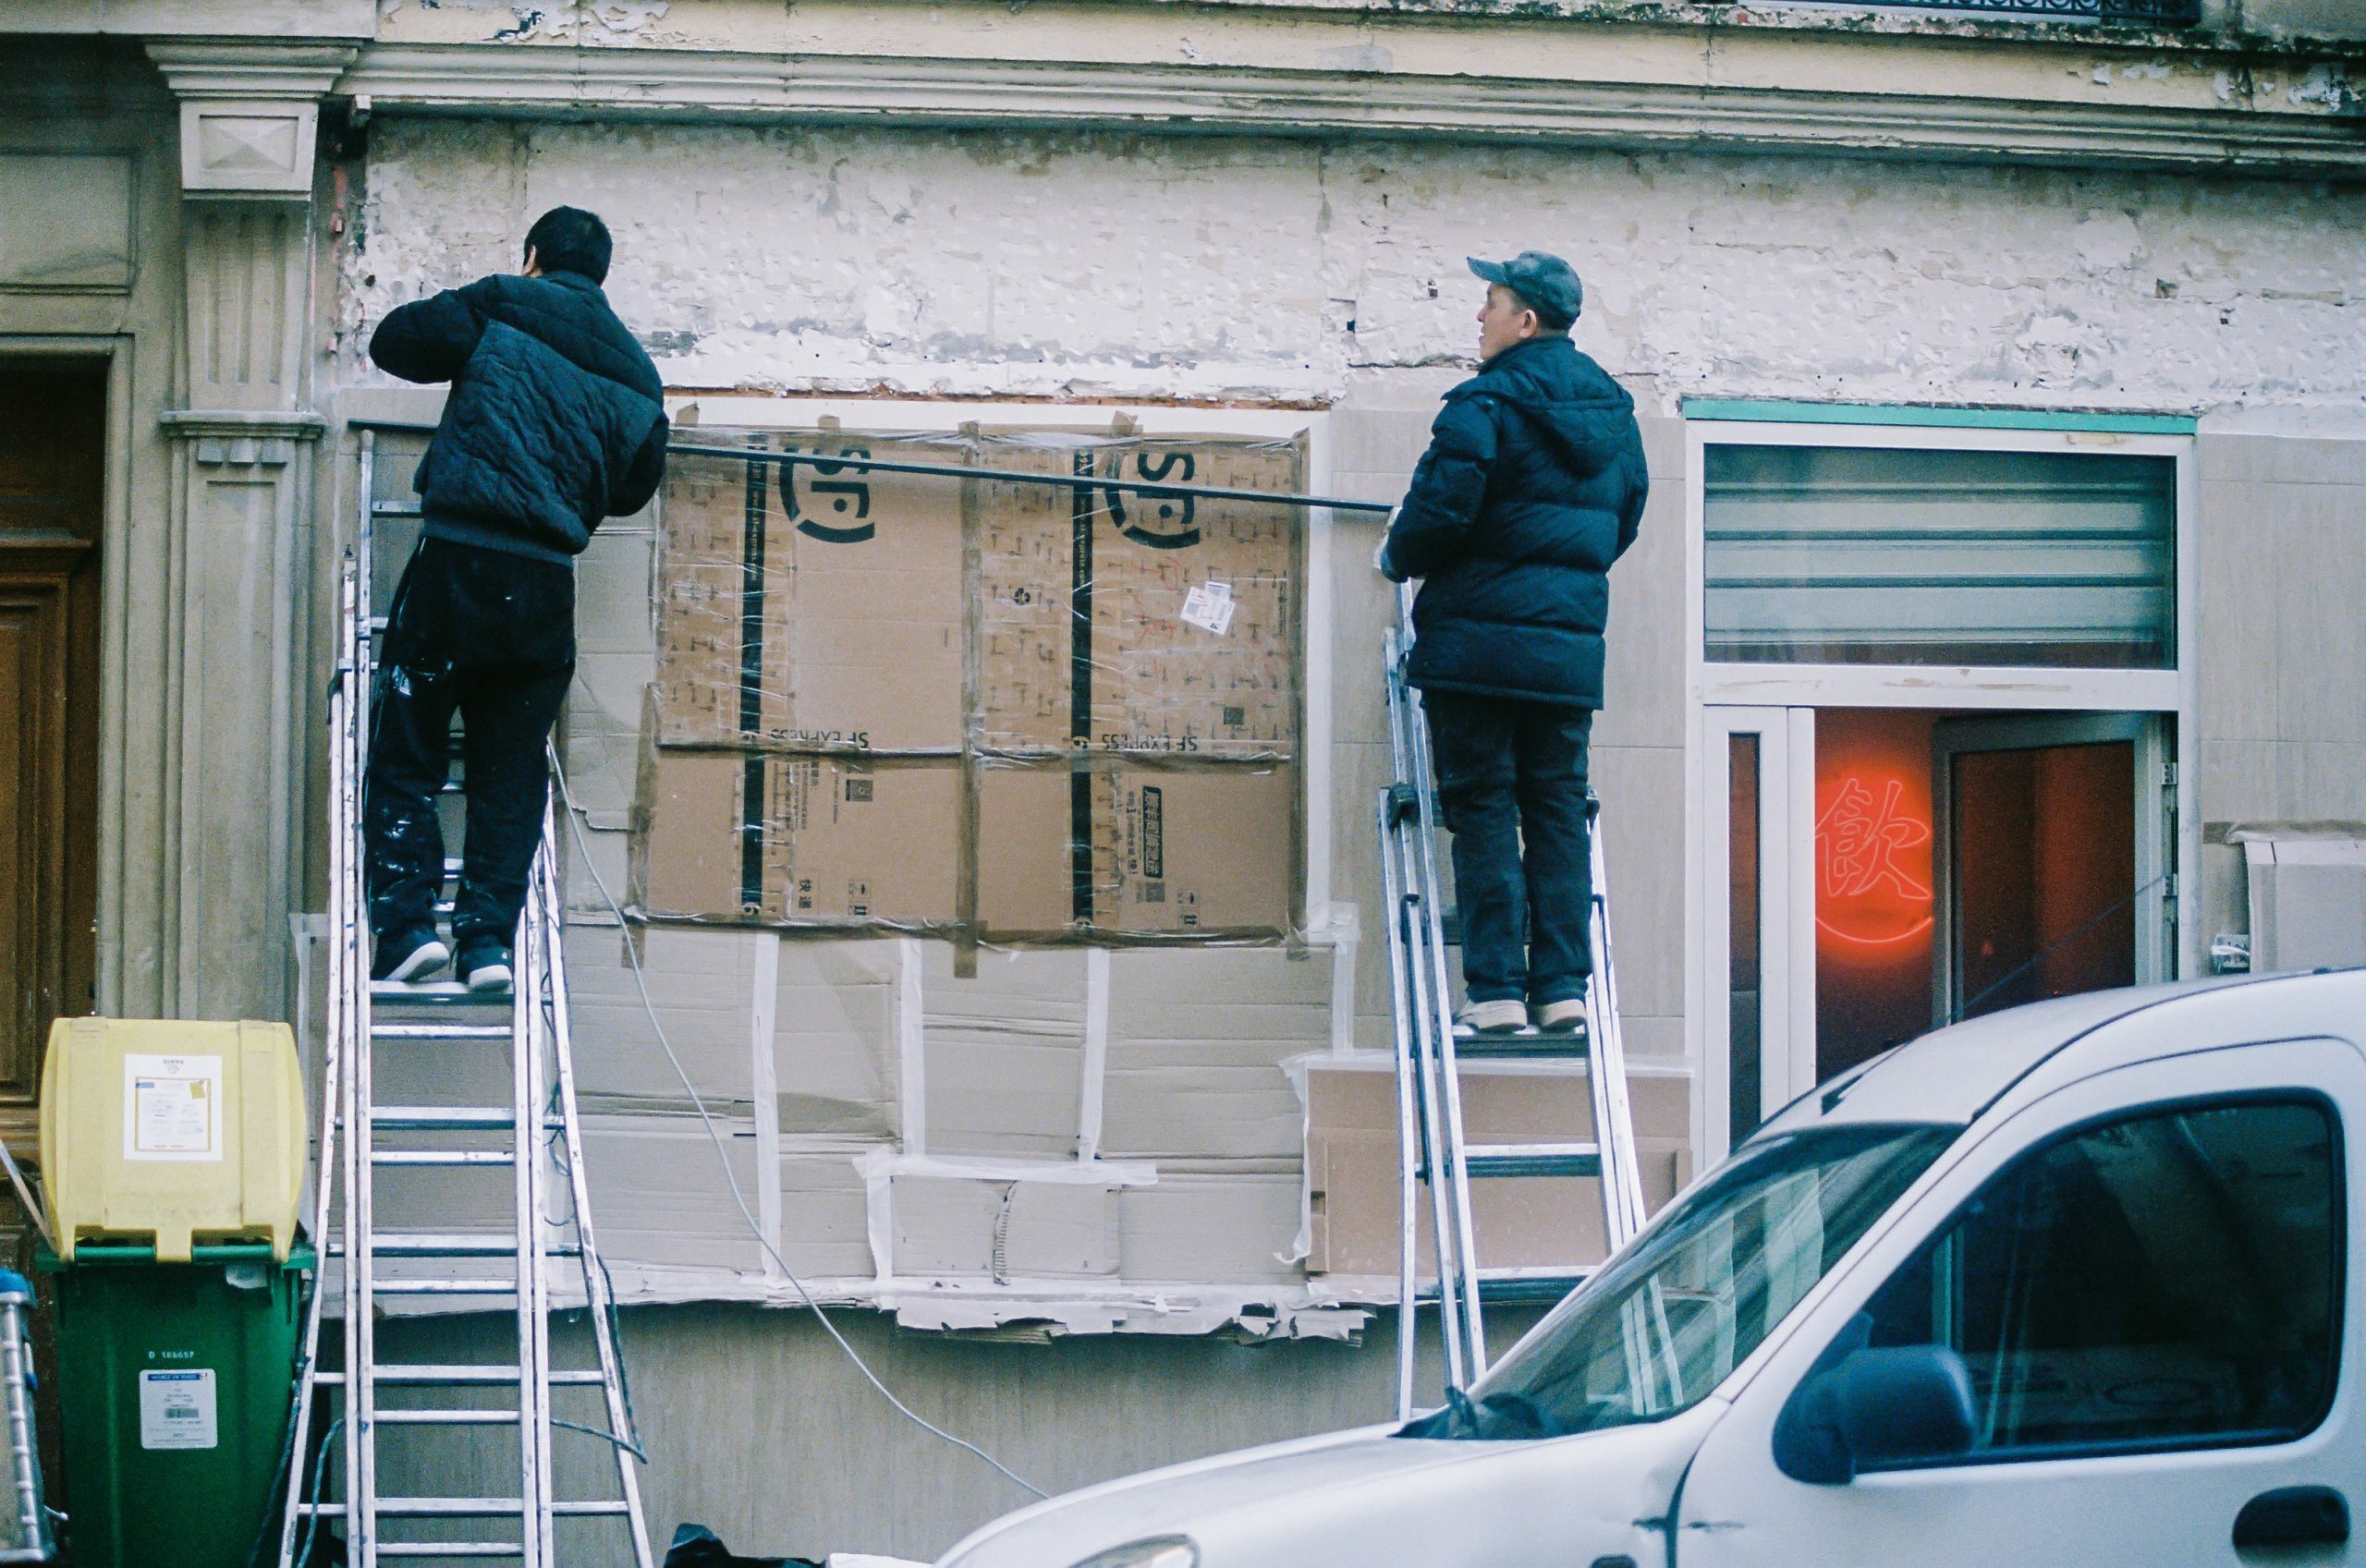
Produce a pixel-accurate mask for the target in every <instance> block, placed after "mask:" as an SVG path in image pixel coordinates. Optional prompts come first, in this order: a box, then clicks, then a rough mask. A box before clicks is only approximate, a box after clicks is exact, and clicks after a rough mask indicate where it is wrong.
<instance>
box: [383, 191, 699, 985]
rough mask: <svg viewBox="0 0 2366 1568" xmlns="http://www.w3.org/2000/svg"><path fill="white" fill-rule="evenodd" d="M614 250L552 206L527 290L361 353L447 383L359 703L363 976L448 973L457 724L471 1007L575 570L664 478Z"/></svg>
mask: <svg viewBox="0 0 2366 1568" xmlns="http://www.w3.org/2000/svg"><path fill="white" fill-rule="evenodd" d="M611 249H612V248H611V244H610V241H609V238H608V230H607V226H606V225H604V224H603V223H601V221H600V220H599V218H598V217H597V216H595V215H594V214H592V213H587V212H584V211H582V210H581V209H580V208H576V207H555V208H553V209H552V210H551V211H549V212H547V213H543V215H542V217H540V218H539V219H537V220H535V223H534V226H533V227H532V228H531V229H530V230H528V231H527V234H526V256H525V268H524V271H523V273H522V275H506V274H505V275H496V276H493V277H486V278H480V279H478V280H477V281H476V282H475V283H472V284H470V285H469V286H467V287H465V288H457V289H445V291H444V292H443V293H441V294H438V295H435V296H434V297H433V298H428V299H422V300H419V301H416V302H415V303H412V304H409V305H405V306H402V307H401V308H400V309H398V310H395V311H393V312H391V313H390V314H389V315H388V316H387V317H386V319H385V320H384V322H380V323H379V326H378V330H377V332H376V334H374V335H373V336H372V338H371V340H370V357H371V359H373V360H375V361H376V362H377V364H378V365H379V367H380V368H381V369H384V370H386V371H392V372H393V373H394V374H396V375H398V376H400V377H402V378H403V379H404V380H405V381H416V382H443V381H448V382H450V383H452V396H451V401H450V402H449V403H447V404H446V405H445V409H444V419H443V422H442V423H441V424H440V425H439V426H438V427H437V428H436V432H435V439H434V441H433V444H430V445H429V447H428V449H427V456H426V459H425V460H424V461H422V462H421V464H420V466H419V475H418V481H417V482H418V487H419V492H420V495H421V535H422V537H421V541H420V545H419V551H418V553H416V554H414V555H413V556H412V557H411V560H410V565H409V566H407V567H406V568H404V571H403V577H402V581H401V583H400V584H399V585H398V586H397V587H396V590H395V602H394V611H393V614H392V615H391V616H390V617H389V620H388V626H387V632H386V641H385V644H384V654H383V658H382V660H381V662H380V666H379V673H378V678H377V688H376V690H375V692H374V693H373V696H372V712H373V714H374V720H373V723H372V730H371V736H370V760H369V777H368V784H367V789H366V794H365V798H364V804H363V808H362V818H363V826H364V830H365V832H366V833H367V834H368V838H369V858H368V862H367V866H368V873H369V885H370V929H371V934H372V936H373V937H374V938H375V939H376V952H375V955H374V957H373V959H372V965H371V970H370V973H371V978H372V979H380V980H417V979H421V978H425V977H426V976H427V975H429V974H431V973H433V971H434V970H435V969H436V968H437V967H439V966H441V965H442V964H443V963H444V961H445V959H446V958H448V957H450V956H452V950H451V949H448V948H446V947H445V945H444V942H443V939H442V938H441V937H440V936H439V935H438V934H437V932H436V930H435V898H436V893H437V892H438V890H439V889H440V888H441V886H442V883H443V879H444V835H443V830H442V825H441V823H440V822H439V820H438V819H437V817H436V811H435V797H436V796H437V795H438V794H439V793H441V792H442V790H443V788H444V784H445V778H446V776H447V773H448V765H449V760H448V757H447V749H448V747H449V744H450V733H451V725H452V714H453V711H455V710H456V709H457V711H459V713H460V715H461V722H462V724H463V729H464V735H465V746H466V754H465V758H464V760H465V763H466V766H467V788H468V832H467V836H466V840H465V843H464V845H463V854H464V856H465V861H464V864H463V866H462V869H461V872H460V885H459V891H458V895H457V898H456V899H455V901H454V906H453V914H452V935H453V940H454V943H455V945H456V946H457V949H458V953H459V960H458V963H457V973H458V977H459V978H460V979H461V980H462V981H463V982H465V983H466V984H467V985H468V986H469V987H470V989H471V990H476V991H500V990H503V989H506V987H507V986H508V985H509V983H510V974H511V967H512V956H511V954H510V939H511V936H512V935H513V933H514V932H515V931H516V930H517V928H518V911H519V910H520V909H521V908H522V907H523V906H524V904H525V900H526V874H527V868H528V866H529V864H530V863H531V861H532V859H533V857H534V846H535V845H537V844H538V843H540V842H541V838H542V829H543V797H544V795H545V794H546V792H547V789H548V785H549V775H548V771H547V768H546V765H545V763H544V760H543V749H544V746H545V743H546V742H547V741H548V739H549V737H550V730H551V723H552V721H553V720H555V719H556V718H557V717H558V710H559V703H560V701H561V700H562V699H564V698H565V697H566V696H567V683H568V682H569V680H571V679H572V678H573V675H574V673H575V566H574V561H575V557H576V556H577V555H578V554H579V553H581V552H582V550H583V547H584V546H585V545H586V544H588V543H589V542H591V532H592V530H593V529H597V528H598V527H599V526H600V523H601V520H602V519H603V518H604V517H622V516H624V515H625V514H627V513H630V512H638V511H639V510H640V509H641V508H642V507H643V506H646V505H647V504H649V499H650V497H651V496H652V495H654V494H656V493H657V486H658V483H659V481H660V480H662V479H663V478H664V477H665V438H666V433H667V432H666V423H665V404H664V402H663V400H662V399H663V392H664V388H663V383H660V382H659V380H658V377H657V370H656V367H655V366H653V365H652V364H651V363H650V360H649V356H648V355H647V354H646V353H644V352H643V351H642V349H641V346H640V344H639V343H638V342H636V341H635V340H634V338H633V335H632V334H630V333H629V332H628V331H626V330H625V326H624V323H623V322H619V321H618V320H616V312H615V311H613V310H609V309H608V301H607V298H606V297H605V296H604V295H603V294H602V293H601V292H600V285H601V283H602V282H603V281H604V279H605V278H606V277H607V275H608V259H609V255H610V251H611Z"/></svg>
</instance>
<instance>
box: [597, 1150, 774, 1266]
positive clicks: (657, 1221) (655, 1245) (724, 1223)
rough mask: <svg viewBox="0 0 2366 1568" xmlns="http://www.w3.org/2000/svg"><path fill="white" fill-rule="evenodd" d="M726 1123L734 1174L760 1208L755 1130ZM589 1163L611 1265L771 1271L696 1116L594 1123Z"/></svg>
mask: <svg viewBox="0 0 2366 1568" xmlns="http://www.w3.org/2000/svg"><path fill="white" fill-rule="evenodd" d="M719 1120H720V1121H721V1122H722V1132H723V1142H724V1148H725V1150H726V1153H727V1155H728V1157H729V1159H730V1161H731V1173H732V1175H733V1176H734V1177H735V1178H736V1179H737V1180H738V1184H739V1190H740V1191H741V1192H743V1193H745V1194H747V1195H748V1202H749V1207H750V1208H751V1209H752V1208H754V1207H755V1194H756V1191H757V1187H756V1136H755V1128H754V1126H753V1124H751V1123H749V1122H746V1121H743V1120H741V1119H739V1118H737V1117H731V1118H719ZM583 1159H584V1162H585V1165H586V1166H587V1168H588V1169H589V1171H590V1173H591V1214H592V1220H593V1223H594V1224H595V1225H596V1226H597V1228H598V1232H599V1238H600V1250H601V1251H602V1252H604V1253H605V1254H607V1255H608V1257H609V1258H610V1259H611V1260H614V1261H623V1262H633V1263H671V1264H678V1265H683V1266H689V1267H705V1268H722V1269H738V1270H745V1271H748V1272H750V1273H754V1272H757V1271H760V1270H762V1267H763V1248H762V1246H758V1245H757V1242H756V1238H755V1236H754V1235H753V1234H751V1233H750V1231H749V1229H748V1224H747V1222H746V1221H745V1220H744V1219H742V1218H741V1216H740V1213H739V1206H738V1204H737V1203H734V1202H733V1201H732V1198H731V1187H730V1185H729V1183H727V1182H726V1180H725V1179H724V1173H723V1163H722V1161H719V1160H717V1159H716V1158H715V1152H714V1145H713V1140H712V1139H711V1138H710V1136H709V1135H708V1133H707V1130H706V1127H705V1126H704V1124H701V1121H700V1120H699V1118H698V1116H697V1115H696V1114H695V1113H693V1112H687V1111H685V1112H684V1113H680V1114H674V1115H638V1116H594V1115H586V1116H585V1117H584V1118H583Z"/></svg>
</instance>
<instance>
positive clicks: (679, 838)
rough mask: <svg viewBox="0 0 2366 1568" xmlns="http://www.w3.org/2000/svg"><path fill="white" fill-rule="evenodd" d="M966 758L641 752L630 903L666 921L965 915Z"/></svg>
mask: <svg viewBox="0 0 2366 1568" xmlns="http://www.w3.org/2000/svg"><path fill="white" fill-rule="evenodd" d="M960 811H961V774H960V769H959V765H958V763H957V762H955V761H954V760H950V759H943V760H927V759H920V760H889V759H884V758H871V757H859V756H799V755H796V754H793V753H765V752H755V751H750V752H745V753H739V754H733V753H729V752H707V751H665V750H660V749H657V748H646V749H645V751H644V754H643V760H642V767H641V786H640V801H639V803H638V805H637V807H636V820H635V828H636V832H635V836H634V845H633V848H634V856H633V867H632V902H633V904H634V905H635V906H637V908H638V909H639V910H640V912H641V913H643V914H646V915H649V916H652V917H656V918H689V919H713V920H762V921H784V920H797V921H810V922H815V923H839V924H860V925H872V926H882V925H884V926H897V927H921V926H928V925H943V924H946V923H949V922H950V921H952V920H953V918H955V914H956V902H955V901H956V893H957V888H958V883H959V871H960V856H959V846H960V833H959V825H960Z"/></svg>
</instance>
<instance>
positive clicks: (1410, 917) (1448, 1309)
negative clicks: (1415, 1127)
mask: <svg viewBox="0 0 2366 1568" xmlns="http://www.w3.org/2000/svg"><path fill="white" fill-rule="evenodd" d="M1399 647H1400V644H1399V642H1398V640H1397V639H1396V638H1394V637H1392V638H1389V639H1388V640H1387V642H1386V644H1385V648H1386V653H1387V659H1388V664H1387V678H1388V682H1389V687H1388V699H1389V700H1388V719H1389V744H1390V748H1391V751H1392V752H1393V754H1394V755H1395V757H1396V775H1397V778H1398V780H1399V781H1400V782H1399V784H1397V785H1396V789H1395V790H1394V791H1392V792H1391V795H1392V805H1393V807H1394V809H1395V815H1394V818H1393V820H1392V823H1391V831H1390V833H1389V834H1388V836H1387V837H1386V838H1385V839H1384V841H1383V843H1382V845H1381V853H1382V855H1383V856H1384V857H1395V858H1396V873H1397V876H1398V879H1399V881H1398V886H1399V888H1400V890H1401V893H1400V900H1401V902H1400V904H1399V906H1398V907H1397V908H1396V910H1393V911H1392V912H1391V918H1392V919H1393V920H1395V921H1396V922H1399V927H1398V929H1399V930H1401V931H1402V933H1403V937H1404V941H1405V943H1406V949H1407V956H1408V965H1407V971H1408V974H1409V978H1410V980H1411V986H1410V990H1409V994H1408V996H1407V998H1406V1003H1407V1011H1408V1013H1409V1015H1410V1018H1411V1020H1412V1029H1411V1034H1410V1039H1411V1052H1412V1059H1413V1066H1414V1073H1415V1094H1416V1099H1417V1100H1418V1104H1419V1109H1420V1112H1421V1124H1420V1127H1421V1161H1419V1162H1418V1164H1409V1165H1408V1166H1406V1167H1405V1171H1404V1175H1403V1180H1404V1181H1405V1182H1407V1183H1412V1182H1415V1181H1419V1180H1421V1179H1424V1178H1425V1177H1426V1179H1427V1180H1428V1182H1429V1186H1430V1210H1431V1229H1432V1234H1433V1238H1434V1240H1435V1251H1436V1254H1437V1279H1438V1321H1439V1334H1440V1338H1441V1340H1442V1342H1443V1345H1444V1349H1445V1366H1446V1380H1447V1381H1448V1382H1449V1383H1452V1384H1455V1385H1456V1386H1461V1385H1463V1384H1465V1383H1468V1382H1469V1381H1470V1377H1471V1374H1470V1360H1469V1357H1468V1355H1467V1350H1466V1346H1467V1343H1468V1342H1467V1340H1466V1338H1465V1328H1466V1319H1465V1315H1464V1312H1463V1309H1462V1299H1461V1298H1462V1297H1463V1296H1464V1295H1467V1294H1468V1291H1469V1284H1470V1281H1469V1279H1468V1276H1467V1271H1466V1270H1464V1268H1463V1267H1462V1266H1461V1260H1460V1259H1459V1258H1457V1255H1456V1250H1455V1249H1456V1244H1457V1238H1458V1237H1459V1236H1460V1234H1461V1230H1460V1227H1459V1225H1458V1224H1457V1221H1456V1214H1455V1207H1454V1206H1455V1204H1456V1201H1457V1197H1458V1196H1459V1195H1458V1194H1457V1191H1456V1189H1455V1186H1454V1184H1453V1182H1452V1181H1451V1179H1450V1177H1449V1176H1448V1175H1447V1173H1449V1172H1450V1171H1451V1169H1452V1166H1451V1163H1450V1161H1447V1160H1446V1159H1445V1149H1446V1148H1447V1144H1446V1134H1445V1125H1444V1120H1443V1116H1442V1112H1441V1110H1440V1107H1441V1105H1442V1103H1443V1101H1444V1099H1445V1095H1444V1084H1443V1083H1442V1082H1441V1074H1440V1070H1439V1057H1438V1050H1437V1035H1438V1020H1439V1019H1440V1018H1441V1017H1442V1016H1443V1017H1446V1018H1448V1019H1450V1018H1451V1015H1452V1004H1451V995H1452V993H1451V992H1449V991H1445V952H1444V936H1445V922H1444V920H1443V919H1438V918H1433V916H1434V915H1435V914H1436V905H1437V890H1436V883H1435V881H1434V879H1428V880H1425V877H1424V872H1425V871H1426V870H1428V869H1432V868H1433V864H1434V862H1433V861H1432V860H1427V859H1424V857H1422V856H1421V854H1420V853H1419V852H1418V845H1417V843H1416V841H1417V840H1418V839H1420V838H1421V836H1422V835H1423V834H1424V833H1426V832H1427V827H1426V824H1427V821H1428V819H1426V818H1424V817H1423V816H1422V815H1421V795H1420V792H1419V791H1418V790H1410V789H1409V785H1408V784H1405V783H1403V782H1402V781H1404V780H1405V779H1406V777H1407V775H1408V773H1409V770H1410V769H1411V767H1412V765H1413V763H1412V759H1413V756H1414V749H1413V745H1412V735H1411V730H1412V727H1413V724H1414V723H1415V722H1416V721H1415V718H1414V715H1413V711H1412V709H1411V705H1410V703H1409V700H1408V694H1407V691H1406V687H1405V684H1404V681H1403V678H1402V677H1403V670H1404V665H1403V661H1402V657H1401V655H1400V653H1399ZM1408 793H1409V795H1410V799H1408V798H1407V796H1408ZM1433 992H1434V993H1435V994H1434V995H1433ZM1450 1027H1451V1025H1450V1024H1449V1025H1448V1028H1449V1029H1450Z"/></svg>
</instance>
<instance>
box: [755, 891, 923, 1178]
mask: <svg viewBox="0 0 2366 1568" xmlns="http://www.w3.org/2000/svg"><path fill="white" fill-rule="evenodd" d="M759 940H775V942H776V945H777V946H778V948H779V955H778V960H777V971H776V979H775V987H776V991H775V995H776V1001H775V1003H774V1008H773V1019H774V1025H773V1028H774V1034H773V1082H774V1093H775V1097H776V1100H775V1102H776V1104H777V1105H778V1107H779V1112H778V1118H779V1126H780V1129H781V1132H782V1134H783V1136H786V1137H791V1138H794V1137H814V1136H831V1137H841V1138H876V1139H886V1138H892V1137H893V1136H895V1134H896V1119H897V1118H896V1112H897V1109H898V1106H899V1103H900V1100H901V1090H902V1085H901V1082H900V1077H901V1075H900V1073H899V1071H898V1068H897V1041H896V980H897V965H896V942H895V939H893V938H879V939H867V940H859V941H848V942H777V941H776V939H769V938H760V939H759Z"/></svg>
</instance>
